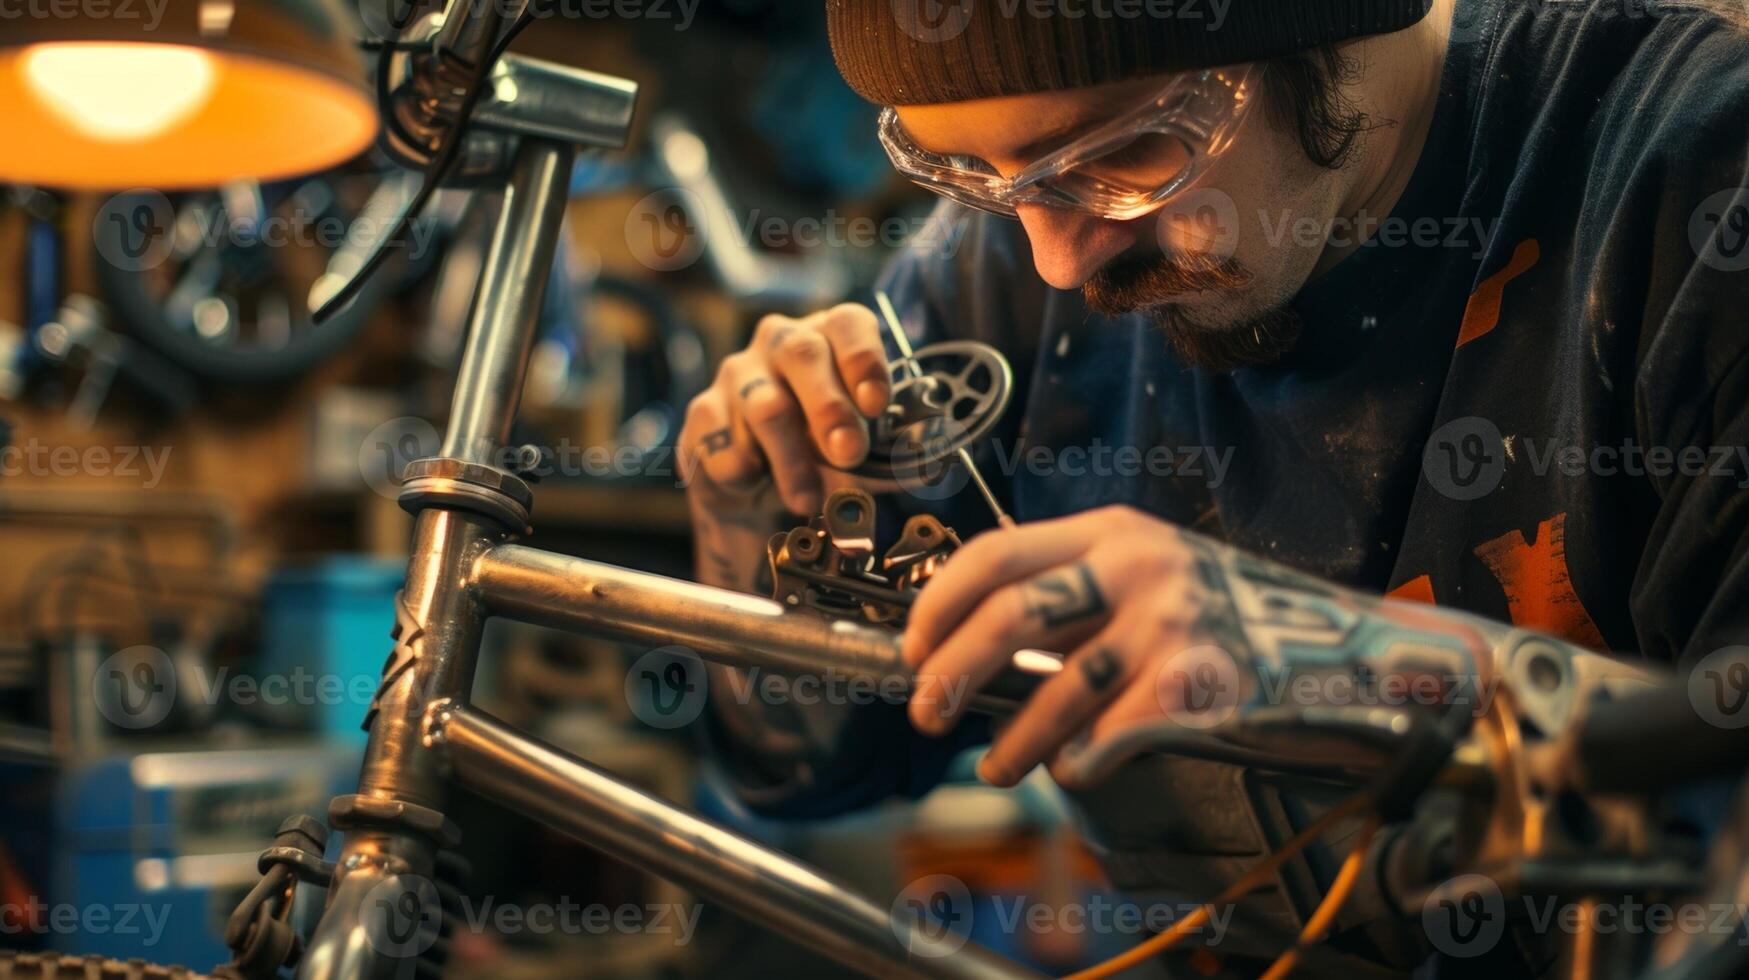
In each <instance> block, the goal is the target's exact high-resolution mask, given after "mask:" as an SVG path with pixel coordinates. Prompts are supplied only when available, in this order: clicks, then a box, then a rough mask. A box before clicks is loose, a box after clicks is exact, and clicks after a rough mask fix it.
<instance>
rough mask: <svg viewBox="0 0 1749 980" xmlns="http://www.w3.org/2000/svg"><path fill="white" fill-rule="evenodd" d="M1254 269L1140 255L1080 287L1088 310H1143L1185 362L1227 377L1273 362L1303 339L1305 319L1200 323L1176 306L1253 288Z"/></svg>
mask: <svg viewBox="0 0 1749 980" xmlns="http://www.w3.org/2000/svg"><path fill="white" fill-rule="evenodd" d="M1252 278H1253V277H1252V275H1251V272H1250V270H1248V269H1246V268H1245V267H1244V266H1242V265H1240V264H1239V263H1238V262H1237V261H1235V260H1234V259H1231V258H1227V259H1216V258H1213V257H1211V256H1208V255H1174V256H1166V257H1160V256H1149V255H1134V256H1124V257H1120V258H1118V259H1115V260H1113V261H1111V262H1109V263H1107V264H1106V265H1105V267H1104V268H1102V269H1100V270H1099V271H1098V272H1096V273H1094V275H1093V278H1091V279H1089V280H1087V283H1086V285H1084V286H1082V287H1081V293H1082V296H1083V297H1085V298H1086V301H1087V306H1088V308H1090V309H1092V310H1093V311H1094V312H1096V313H1100V314H1103V315H1105V316H1122V315H1124V314H1127V313H1136V312H1140V313H1142V314H1143V315H1144V316H1146V317H1148V318H1149V319H1150V320H1152V321H1153V322H1154V323H1155V325H1157V326H1158V327H1160V329H1161V331H1162V332H1163V333H1165V335H1166V341H1167V343H1168V344H1170V345H1171V346H1172V349H1173V350H1174V351H1175V352H1176V353H1177V354H1178V356H1179V358H1180V359H1182V360H1183V361H1184V362H1185V363H1186V364H1188V365H1190V366H1192V367H1202V368H1207V369H1209V370H1211V371H1219V372H1227V371H1233V370H1237V369H1238V368H1242V367H1256V366H1261V365H1266V364H1274V363H1275V362H1276V361H1279V360H1281V358H1282V356H1283V355H1285V354H1287V352H1288V351H1290V350H1292V349H1293V347H1294V345H1295V344H1296V343H1298V342H1299V339H1300V326H1301V324H1300V316H1299V314H1298V313H1296V312H1294V310H1293V308H1292V307H1290V306H1288V305H1286V304H1282V305H1279V306H1275V307H1271V308H1270V309H1267V310H1265V311H1263V312H1262V313H1257V314H1251V315H1247V316H1244V317H1241V318H1239V319H1237V320H1231V321H1229V322H1226V323H1213V322H1208V321H1207V320H1206V319H1198V318H1197V317H1196V316H1194V315H1192V314H1191V313H1190V312H1189V311H1188V310H1186V309H1185V307H1184V305H1183V304H1181V303H1175V302H1173V300H1174V299H1175V298H1176V297H1179V296H1182V295H1185V294H1187V293H1197V292H1214V293H1229V294H1230V293H1232V292H1235V291H1237V290H1238V289H1240V288H1242V287H1245V286H1248V285H1250V284H1251V281H1252Z"/></svg>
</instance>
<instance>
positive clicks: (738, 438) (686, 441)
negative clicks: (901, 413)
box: [679, 303, 891, 516]
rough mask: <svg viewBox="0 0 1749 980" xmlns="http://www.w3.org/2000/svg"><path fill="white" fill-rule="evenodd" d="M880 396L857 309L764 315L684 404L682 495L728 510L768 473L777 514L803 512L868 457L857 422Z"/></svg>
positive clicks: (877, 345)
mask: <svg viewBox="0 0 1749 980" xmlns="http://www.w3.org/2000/svg"><path fill="white" fill-rule="evenodd" d="M890 394H891V390H890V382H889V380H888V374H887V358H886V352H885V349H884V348H883V346H882V344H881V334H880V328H879V326H878V324H877V322H876V320H875V316H874V313H873V312H872V311H870V310H869V309H867V308H866V307H862V306H858V305H855V304H852V303H846V304H844V305H841V306H836V307H833V308H832V309H830V310H827V311H825V312H823V313H816V314H814V315H813V316H809V317H805V318H803V319H800V320H792V319H790V318H789V317H783V316H768V317H766V318H765V319H763V320H761V321H760V322H759V326H758V328H757V329H756V330H755V331H754V333H753V340H752V342H751V343H749V344H748V345H747V347H746V349H744V350H742V351H740V352H738V353H735V354H731V355H729V356H728V357H726V358H724V359H723V363H722V366H721V368H720V369H719V370H718V371H717V377H716V381H715V382H714V383H713V384H712V385H711V387H710V388H709V389H707V390H706V391H705V392H704V393H703V394H701V395H699V396H698V397H697V398H695V399H693V402H692V404H691V405H690V406H689V407H688V408H687V411H686V424H685V426H684V427H683V428H682V430H681V433H680V447H679V450H680V459H681V461H682V464H683V466H685V468H686V469H685V471H684V472H683V475H684V476H685V477H686V479H687V486H688V488H689V492H691V493H692V494H693V495H694V496H695V498H697V497H699V496H700V495H703V496H704V497H706V498H709V499H704V500H701V501H700V502H701V503H703V504H704V505H705V507H706V508H707V509H720V508H724V507H729V508H732V507H735V506H736V505H737V503H739V498H743V497H745V496H746V495H747V493H749V492H751V491H753V490H755V489H757V488H760V487H762V486H764V483H765V480H766V478H767V477H770V479H771V481H772V483H773V485H774V486H775V488H776V490H777V495H778V498H779V499H780V500H781V501H782V504H783V506H784V507H785V508H787V509H788V510H789V511H791V512H793V513H796V514H800V515H803V516H813V515H814V514H817V513H819V511H820V507H821V506H822V505H823V503H824V499H825V490H826V483H827V482H828V480H832V479H833V478H834V477H835V476H836V474H835V473H834V470H835V469H843V468H847V467H852V466H857V465H859V464H860V463H861V462H862V461H863V459H864V458H865V457H866V456H867V455H868V449H869V442H868V440H869V436H868V422H867V419H868V418H869V417H872V416H874V415H877V414H879V413H880V412H881V411H882V410H884V409H885V408H886V407H887V399H888V397H889V396H890ZM701 476H702V479H700V477H701Z"/></svg>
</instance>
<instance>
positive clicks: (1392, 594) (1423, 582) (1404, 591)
mask: <svg viewBox="0 0 1749 980" xmlns="http://www.w3.org/2000/svg"><path fill="white" fill-rule="evenodd" d="M1385 598H1387V599H1408V600H1411V601H1413V602H1425V603H1427V604H1428V605H1430V606H1432V605H1436V603H1435V602H1434V601H1433V579H1432V578H1430V577H1428V576H1426V575H1417V576H1415V577H1414V578H1412V579H1410V580H1409V581H1407V582H1404V583H1403V584H1402V585H1399V586H1397V587H1396V588H1394V589H1392V590H1391V591H1389V592H1386V593H1385Z"/></svg>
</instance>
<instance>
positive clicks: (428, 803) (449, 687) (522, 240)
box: [298, 139, 573, 980]
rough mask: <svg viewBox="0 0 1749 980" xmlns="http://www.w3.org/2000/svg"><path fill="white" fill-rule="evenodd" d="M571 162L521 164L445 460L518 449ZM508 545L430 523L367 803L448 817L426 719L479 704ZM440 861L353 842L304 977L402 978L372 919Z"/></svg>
mask: <svg viewBox="0 0 1749 980" xmlns="http://www.w3.org/2000/svg"><path fill="white" fill-rule="evenodd" d="M572 156H573V151H572V150H570V149H569V148H567V147H562V146H559V145H557V144H552V143H547V142H543V141H540V140H532V139H530V140H524V141H523V142H522V143H521V145H520V147H519V149H518V151H517V156H516V161H515V164H514V167H513V169H512V172H511V174H510V178H509V183H508V184H507V186H506V188H505V192H504V202H503V206H502V208H501V210H500V213H499V216H498V225H497V228H496V229H495V230H494V232H493V238H492V245H491V249H490V251H489V253H488V255H487V259H486V267H485V272H484V274H483V275H482V277H481V282H480V287H479V291H478V293H477V294H476V298H475V301H474V307H473V310H472V312H471V314H470V316H469V323H468V342H467V346H466V347H465V348H464V350H463V355H462V364H461V369H460V372H459V374H458V378H457V382H456V391H455V399H454V405H453V408H452V410H451V413H450V425H449V433H448V435H447V437H446V438H445V441H444V445H445V449H444V452H445V454H446V455H455V456H459V457H462V458H465V459H467V460H468V461H470V462H482V463H483V462H487V461H488V460H489V457H490V456H491V454H492V453H493V451H494V450H495V449H497V448H498V447H499V446H501V445H502V444H503V442H504V441H505V440H506V439H507V438H508V437H509V432H510V423H511V420H512V419H513V418H514V417H515V415H516V408H517V401H518V394H519V392H520V390H521V385H522V378H523V373H524V369H525V366H526V362H527V359H528V351H529V349H530V347H531V345H532V343H533V339H534V333H535V327H536V322H537V318H538V315H539V311H540V304H541V295H542V293H543V292H544V286H545V282H546V278H547V273H548V271H549V270H550V268H551V265H552V258H553V251H554V248H555V245H556V243H557V241H558V235H559V228H560V221H561V219H562V218H563V214H564V204H565V200H566V194H567V191H568V189H569V183H570V173H571V160H572ZM497 536H498V535H497V532H496V531H495V530H493V529H492V528H490V527H488V526H485V525H483V524H481V523H478V522H477V521H476V519H474V518H470V517H469V516H468V515H466V514H465V513H463V512H460V511H454V510H446V509H442V508H427V509H424V510H421V511H420V512H419V515H418V519H417V522H416V523H415V525H414V536H413V546H412V558H411V560H410V561H409V564H408V567H407V579H406V585H405V587H404V588H403V589H402V592H401V595H400V597H399V598H398V600H397V602H398V609H397V613H396V615H397V640H396V644H395V650H394V656H393V657H391V659H390V661H389V664H388V667H387V668H386V670H385V672H384V675H383V681H382V685H381V687H379V688H378V691H377V696H376V699H375V701H374V703H373V705H372V711H373V712H374V715H373V718H372V720H371V725H370V740H369V742H368V744H367V745H366V748H365V756H364V765H363V768H362V772H361V774H360V777H359V787H358V795H359V796H361V797H367V798H372V799H377V800H384V801H395V802H399V803H406V804H413V805H415V806H419V807H426V808H429V809H431V810H435V811H441V810H442V808H443V805H444V800H445V796H446V794H445V785H446V783H445V777H444V775H443V774H442V773H441V772H440V769H439V767H440V765H441V760H440V759H438V758H437V757H436V755H435V753H433V752H432V751H431V749H430V747H429V746H427V745H426V744H425V741H424V739H423V725H424V719H425V714H426V709H427V707H428V706H429V705H431V704H432V703H434V702H438V701H444V700H448V699H452V698H454V699H461V700H465V699H466V698H467V697H468V694H469V691H470V689H471V687H472V684H473V675H474V664H475V659H476V657H477V656H478V654H479V646H480V631H481V625H482V620H483V614H482V611H481V609H480V607H479V605H478V603H477V602H476V601H475V598H474V596H473V595H472V593H471V592H470V591H469V590H468V589H467V588H466V587H465V578H466V575H467V571H468V569H469V568H470V567H471V565H472V562H473V559H474V557H475V556H476V555H477V554H478V553H479V552H480V551H481V550H483V549H484V548H485V547H486V546H487V545H488V544H489V543H490V542H491V541H493V540H495V539H496V538H497ZM436 852H437V844H436V843H435V842H434V841H433V840H432V839H431V838H430V837H429V836H426V835H422V834H419V833H414V832H412V831H410V830H406V829H398V828H395V827H376V826H368V827H360V828H357V829H352V830H348V831H347V832H346V835H345V842H344V845H343V847H342V848H341V853H340V857H339V860H338V862H337V865H336V868H335V880H334V883H333V886H332V887H331V888H330V889H329V897H328V906H327V909H326V910H325V911H324V913H323V916H322V920H321V922H320V923H318V925H317V927H316V930H315V934H314V935H313V936H312V937H311V941H310V947H309V949H308V950H307V951H306V953H305V956H304V958H303V961H302V963H301V965H300V967H299V970H298V976H299V977H301V978H305V980H309V978H344V980H361V978H374V977H377V976H388V975H394V974H395V973H396V972H397V971H398V969H399V967H400V966H401V965H403V964H402V963H401V961H400V960H399V959H397V958H396V957H394V956H392V955H390V954H388V953H386V952H384V951H383V950H380V949H377V948H376V947H375V945H373V943H372V941H371V934H370V931H369V930H368V929H367V924H368V923H367V922H366V913H367V910H366V909H365V907H364V906H365V904H366V902H367V901H368V900H370V898H371V896H372V895H373V889H375V888H376V887H377V886H379V885H381V884H383V883H384V882H387V881H390V880H392V879H393V878H395V877H396V876H399V875H415V876H430V875H432V874H433V868H434V866H435V863H436Z"/></svg>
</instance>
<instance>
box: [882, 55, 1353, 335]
mask: <svg viewBox="0 0 1749 980" xmlns="http://www.w3.org/2000/svg"><path fill="white" fill-rule="evenodd" d="M1170 80H1171V76H1156V77H1151V78H1145V79H1139V80H1135V81H1127V82H1119V83H1116V84H1112V85H1102V86H1098V87H1093V88H1083V89H1072V90H1067V91H1061V92H1043V93H1037V94H1029V95H1016V96H1004V97H1001V98H993V99H981V100H977V101H973V102H957V103H949V104H942V105H919V106H904V107H900V108H899V109H898V110H897V111H898V115H899V120H900V122H901V123H902V124H903V125H904V127H905V130H906V132H907V133H909V134H910V136H911V138H912V139H914V140H915V141H916V142H917V143H918V144H919V145H920V146H921V147H923V148H924V149H926V150H930V151H933V152H936V153H941V154H967V155H971V156H975V157H978V158H980V159H982V160H984V161H985V162H986V163H988V164H989V165H990V166H992V167H994V168H995V169H996V170H997V171H998V172H999V173H1000V174H1001V175H1002V176H1004V177H1013V176H1014V175H1015V174H1016V173H1018V172H1019V171H1020V170H1022V169H1024V168H1025V167H1026V166H1027V165H1028V164H1030V163H1032V162H1033V161H1034V160H1036V159H1038V158H1039V157H1041V156H1043V155H1045V154H1047V153H1049V152H1051V151H1052V150H1054V149H1057V148H1058V147H1061V146H1062V145H1064V144H1065V143H1066V142H1068V141H1070V140H1072V139H1074V138H1075V137H1076V136H1077V135H1079V134H1081V133H1084V132H1086V131H1088V130H1089V129H1091V128H1093V127H1095V126H1097V125H1099V124H1101V123H1104V122H1106V121H1109V120H1111V119H1113V118H1115V117H1117V116H1119V115H1121V114H1123V113H1125V112H1126V111H1128V110H1130V109H1132V108H1134V107H1136V106H1138V105H1140V104H1142V103H1143V102H1145V101H1147V100H1148V99H1150V98H1152V97H1153V96H1154V95H1155V94H1157V93H1158V92H1159V90H1160V89H1162V88H1163V87H1165V85H1166V84H1167V83H1168V82H1170ZM1340 194H1341V192H1340V190H1339V189H1338V184H1337V182H1336V181H1335V180H1334V179H1333V176H1332V174H1331V172H1330V171H1328V170H1323V169H1321V168H1319V167H1317V166H1315V165H1314V164H1313V163H1312V162H1311V161H1310V160H1308V159H1307V158H1306V156H1305V153H1304V151H1303V150H1302V149H1301V146H1300V143H1299V140H1298V138H1297V137H1296V136H1295V134H1294V133H1292V132H1291V131H1288V130H1287V129H1285V128H1283V127H1281V126H1279V125H1277V123H1276V122H1275V120H1274V119H1272V118H1271V115H1270V114H1269V113H1267V112H1264V111H1263V110H1262V107H1256V108H1254V109H1253V110H1252V111H1251V112H1250V113H1249V114H1248V116H1247V117H1246V120H1245V122H1244V125H1243V126H1242V127H1241V129H1240V130H1239V133H1238V136H1237V137H1236V138H1235V139H1234V141H1233V143H1232V145H1231V146H1230V147H1229V148H1228V149H1227V151H1226V152H1225V153H1224V154H1222V155H1221V156H1220V157H1219V158H1218V159H1217V160H1216V162H1215V163H1214V165H1213V166H1212V167H1211V168H1210V169H1209V170H1208V171H1207V172H1206V173H1205V174H1204V175H1203V176H1202V177H1201V179H1199V180H1198V181H1197V182H1196V183H1195V184H1194V185H1192V186H1191V187H1190V188H1188V189H1186V190H1184V191H1181V192H1179V193H1178V194H1177V195H1175V196H1174V197H1173V198H1171V199H1169V200H1168V201H1167V202H1166V204H1165V206H1164V207H1163V208H1161V210H1159V211H1156V212H1154V213H1151V214H1148V215H1144V216H1143V217H1140V218H1135V219H1132V220H1128V221H1115V220H1111V219H1107V218H1102V217H1098V216H1095V215H1091V214H1087V213H1084V212H1080V211H1070V210H1062V209H1057V208H1052V207H1047V206H1044V205H1037V204H1031V205H1021V206H1020V207H1019V208H1018V209H1017V210H1018V212H1019V217H1020V222H1021V224H1022V225H1023V226H1024V227H1025V229H1026V234H1027V237H1028V239H1030V240H1031V243H1032V254H1033V262H1034V264H1035V265H1036V266H1037V267H1038V273H1039V275H1040V276H1041V277H1042V278H1043V279H1044V281H1045V282H1047V283H1049V284H1050V285H1052V286H1055V287H1057V288H1059V289H1075V288H1080V289H1081V290H1082V291H1083V293H1084V294H1085V295H1086V298H1087V301H1088V304H1089V306H1091V307H1092V308H1093V309H1094V310H1096V311H1098V312H1101V313H1106V314H1119V313H1128V312H1135V311H1142V312H1146V313H1147V314H1148V315H1149V316H1150V317H1151V318H1152V319H1154V320H1155V321H1156V322H1157V323H1159V324H1160V325H1161V327H1162V328H1163V329H1164V330H1165V331H1166V333H1167V335H1168V338H1169V339H1170V340H1171V341H1172V342H1173V344H1174V345H1175V346H1176V347H1177V348H1178V349H1179V350H1180V352H1181V353H1183V354H1184V355H1185V356H1186V357H1187V358H1188V359H1190V360H1192V361H1193V362H1196V363H1201V364H1204V365H1207V366H1210V367H1214V368H1217V369H1227V368H1231V367H1236V366H1239V365H1242V364H1249V363H1259V362H1267V361H1270V360H1273V359H1274V358H1275V357H1276V356H1278V355H1279V354H1280V353H1281V352H1282V350H1284V349H1285V347H1287V346H1291V344H1292V342H1293V339H1294V338H1295V337H1297V334H1298V325H1297V321H1296V320H1294V318H1293V316H1292V313H1291V311H1289V310H1288V309H1287V303H1288V301H1289V300H1290V299H1291V298H1292V297H1293V296H1294V294H1295V293H1297V292H1299V290H1300V288H1301V287H1302V286H1303V285H1304V284H1305V282H1306V280H1307V279H1308V278H1309V277H1310V276H1311V274H1312V271H1313V269H1314V267H1315V266H1316V265H1317V263H1318V258H1319V255H1320V253H1321V252H1322V251H1323V249H1322V248H1321V247H1308V246H1306V245H1305V244H1296V239H1299V240H1300V242H1304V241H1306V240H1307V237H1308V236H1304V235H1299V236H1296V235H1294V234H1292V233H1291V229H1292V228H1293V223H1294V222H1297V221H1302V220H1303V219H1305V218H1311V219H1313V220H1315V221H1317V222H1319V227H1327V225H1326V224H1325V223H1326V222H1328V221H1329V220H1330V219H1331V218H1332V217H1333V216H1335V215H1336V214H1337V213H1338V207H1339V204H1340V201H1339V198H1340Z"/></svg>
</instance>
